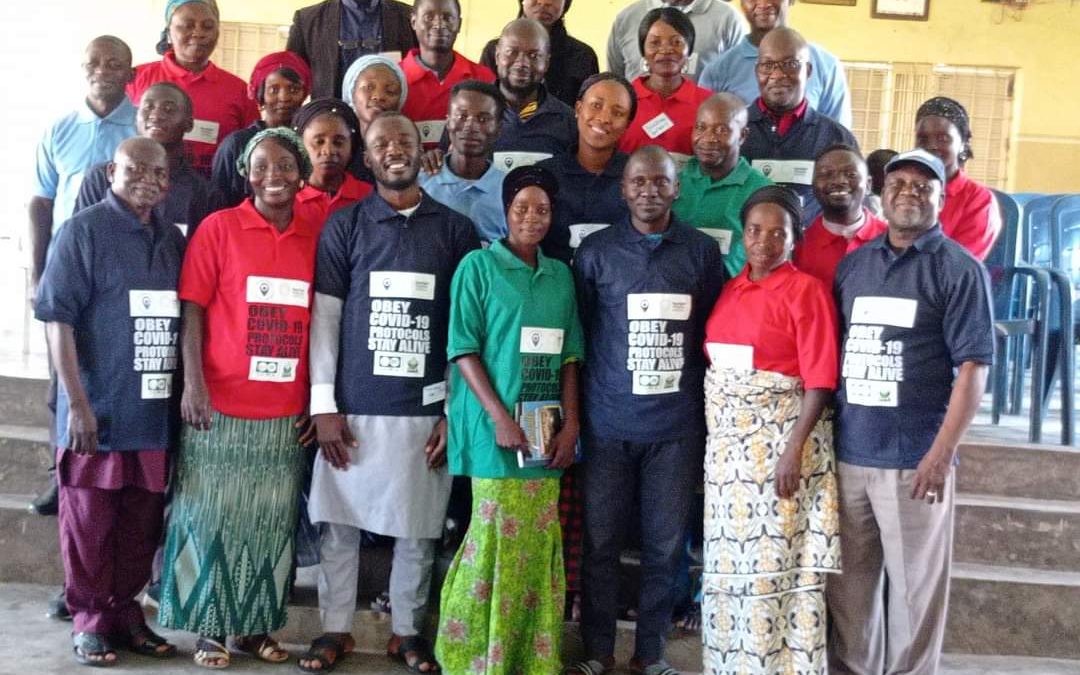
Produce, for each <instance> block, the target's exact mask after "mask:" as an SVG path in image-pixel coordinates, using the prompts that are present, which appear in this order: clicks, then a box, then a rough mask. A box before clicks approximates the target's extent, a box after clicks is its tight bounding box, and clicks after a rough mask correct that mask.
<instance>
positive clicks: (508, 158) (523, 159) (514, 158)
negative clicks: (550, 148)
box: [494, 152, 551, 172]
mask: <svg viewBox="0 0 1080 675" xmlns="http://www.w3.org/2000/svg"><path fill="white" fill-rule="evenodd" d="M550 157H551V153H550V152H496V153H495V157H494V161H495V166H496V168H498V169H499V170H500V171H506V172H509V171H510V170H511V169H516V168H517V167H519V166H532V165H533V164H536V163H537V162H542V161H544V160H545V159H548V158H550Z"/></svg>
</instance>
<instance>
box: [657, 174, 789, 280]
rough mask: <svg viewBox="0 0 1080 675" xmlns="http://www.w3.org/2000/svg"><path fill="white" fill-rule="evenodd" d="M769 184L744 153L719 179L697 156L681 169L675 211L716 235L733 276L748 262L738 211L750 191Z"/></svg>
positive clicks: (728, 271) (686, 220)
mask: <svg viewBox="0 0 1080 675" xmlns="http://www.w3.org/2000/svg"><path fill="white" fill-rule="evenodd" d="M766 185H772V181H771V180H769V179H768V178H766V177H765V176H764V175H762V173H761V172H760V171H758V170H757V169H755V168H753V167H751V166H750V163H749V162H747V161H746V158H745V157H740V158H739V163H738V164H736V165H735V168H734V169H732V170H731V173H729V174H728V175H726V176H724V177H723V178H721V179H720V180H713V179H712V178H710V177H709V176H707V175H706V174H705V172H703V171H702V170H701V164H700V163H699V162H698V160H697V158H696V157H694V158H692V159H691V160H690V161H689V162H688V163H687V164H686V166H684V167H683V169H682V171H680V172H679V198H678V199H676V200H675V204H674V205H673V206H672V207H671V208H672V211H674V212H675V215H676V216H678V217H679V220H681V221H683V222H684V223H686V224H687V225H693V226H694V227H696V228H698V229H699V230H701V231H702V232H704V233H705V234H707V235H709V236H710V237H713V238H714V239H716V241H717V243H718V244H720V253H722V254H723V255H724V267H725V268H726V269H727V273H728V277H734V276H735V275H736V274H738V273H739V272H740V271H741V270H742V268H743V265H745V264H746V249H744V248H743V241H742V220H741V219H740V218H739V212H740V211H742V206H743V204H744V203H745V202H746V200H747V199H748V198H749V197H750V195H752V194H753V193H754V191H755V190H757V189H759V188H762V187H765V186H766Z"/></svg>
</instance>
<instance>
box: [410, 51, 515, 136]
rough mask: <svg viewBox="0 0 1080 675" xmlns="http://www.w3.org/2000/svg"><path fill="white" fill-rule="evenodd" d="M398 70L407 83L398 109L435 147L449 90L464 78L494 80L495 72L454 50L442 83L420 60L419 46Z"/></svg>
mask: <svg viewBox="0 0 1080 675" xmlns="http://www.w3.org/2000/svg"><path fill="white" fill-rule="evenodd" d="M401 70H402V71H404V72H405V80H406V81H407V82H408V83H409V95H408V97H406V99H405V105H404V106H403V107H402V109H401V112H402V113H403V114H404V115H405V116H406V117H408V118H409V119H411V120H412V121H413V122H416V125H417V126H418V127H419V128H420V137H421V140H422V141H423V142H424V147H425V148H432V147H435V146H437V145H438V144H439V139H440V138H442V132H443V128H444V127H445V126H446V117H447V114H448V111H449V110H450V90H451V89H453V88H454V85H455V84H457V83H458V82H461V81H463V80H480V81H481V82H488V83H491V82H494V81H495V73H493V72H491V71H490V70H489V69H488V68H487V67H486V66H482V65H480V64H479V63H473V62H472V61H470V60H469V59H467V58H465V57H464V56H462V55H461V54H458V53H457V52H454V64H453V65H452V66H450V71H449V72H448V73H446V77H445V78H444V79H443V80H442V81H441V82H440V81H439V76H438V75H436V74H435V71H434V70H431V69H430V68H428V67H427V66H425V65H423V64H422V63H420V50H419V49H415V48H414V49H410V50H409V53H408V54H406V55H405V58H403V59H402V60H401Z"/></svg>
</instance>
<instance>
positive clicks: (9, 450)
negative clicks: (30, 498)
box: [0, 424, 53, 494]
mask: <svg viewBox="0 0 1080 675" xmlns="http://www.w3.org/2000/svg"><path fill="white" fill-rule="evenodd" d="M52 455H53V453H52V450H51V449H50V447H49V432H48V429H46V428H44V427H30V426H18V425H13V424H0V494H4V493H15V494H37V493H38V492H39V491H41V490H43V489H44V488H45V487H47V486H48V484H49V475H48V469H49V466H50V465H51V464H52Z"/></svg>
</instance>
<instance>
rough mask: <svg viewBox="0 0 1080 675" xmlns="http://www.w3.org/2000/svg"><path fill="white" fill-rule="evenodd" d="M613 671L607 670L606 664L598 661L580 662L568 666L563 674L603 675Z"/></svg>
mask: <svg viewBox="0 0 1080 675" xmlns="http://www.w3.org/2000/svg"><path fill="white" fill-rule="evenodd" d="M609 670H611V669H610V668H605V667H604V664H602V663H600V662H599V661H596V660H589V661H579V662H577V663H575V664H573V665H571V666H567V667H566V669H565V670H563V673H566V674H567V675H603V673H606V672H608V671H609Z"/></svg>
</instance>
